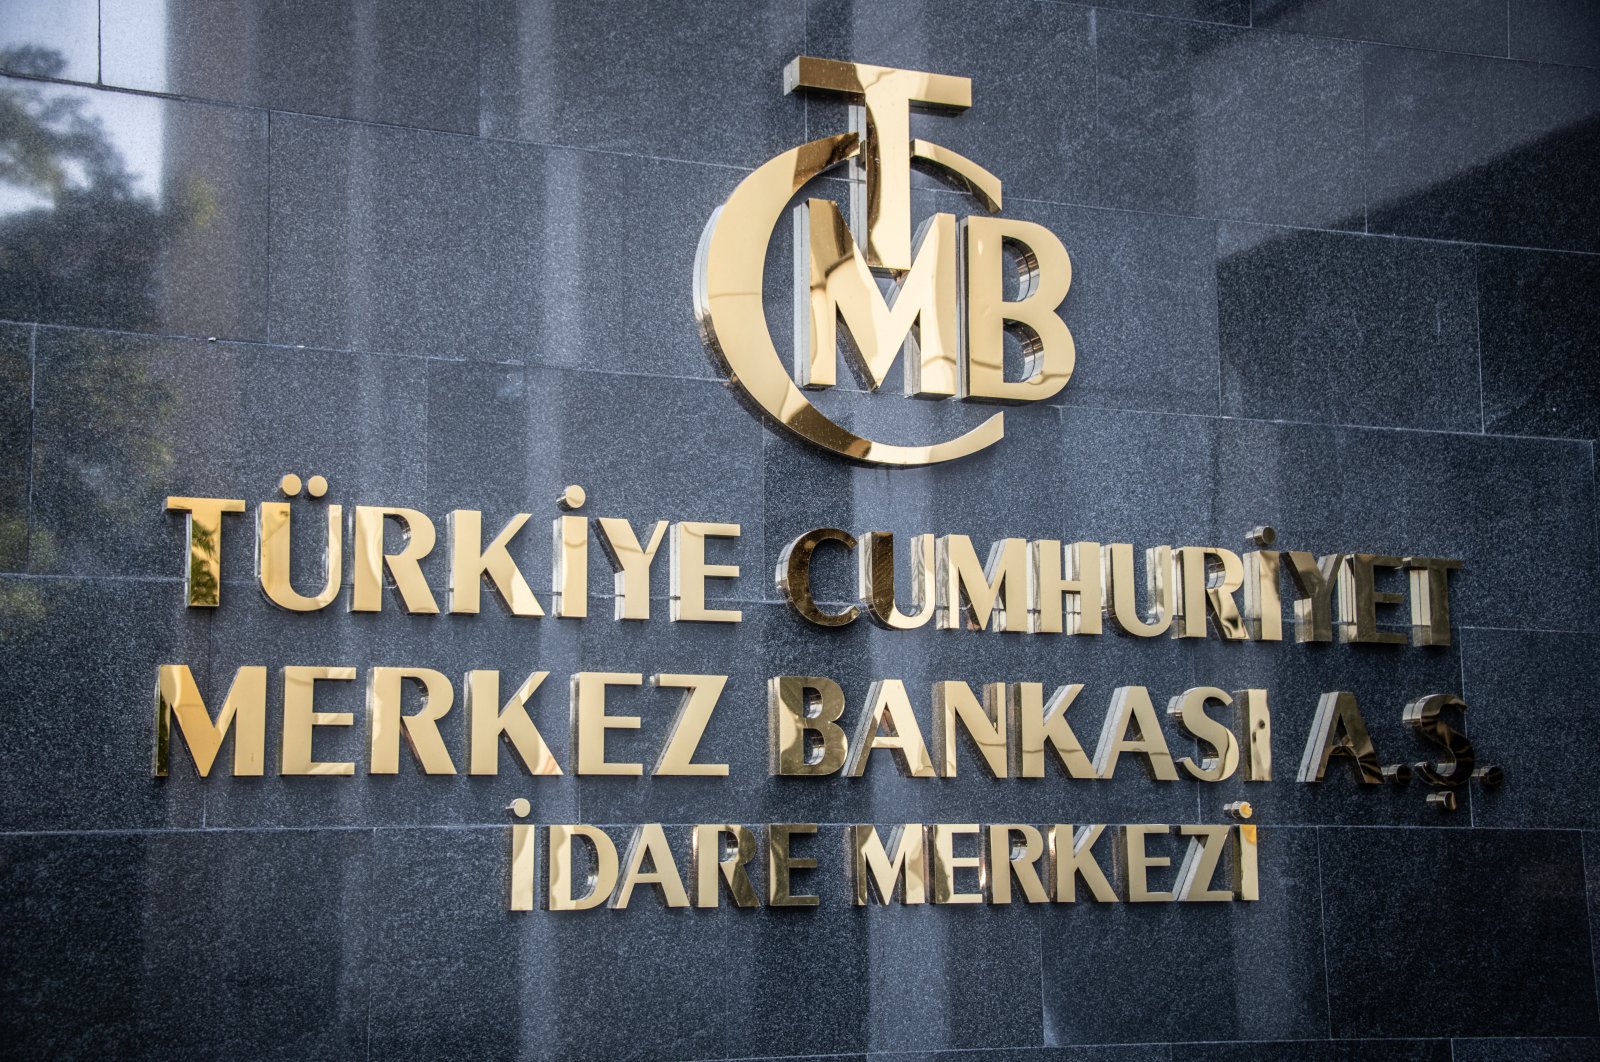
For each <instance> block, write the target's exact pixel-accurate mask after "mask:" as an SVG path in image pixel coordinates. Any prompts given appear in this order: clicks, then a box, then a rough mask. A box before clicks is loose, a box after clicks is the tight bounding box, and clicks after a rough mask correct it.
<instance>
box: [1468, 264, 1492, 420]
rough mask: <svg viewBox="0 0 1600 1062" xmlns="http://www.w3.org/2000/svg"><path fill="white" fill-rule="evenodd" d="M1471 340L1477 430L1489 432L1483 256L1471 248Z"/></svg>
mask: <svg viewBox="0 0 1600 1062" xmlns="http://www.w3.org/2000/svg"><path fill="white" fill-rule="evenodd" d="M1472 340H1473V345H1474V346H1475V347H1476V348H1477V352H1478V431H1479V433H1480V434H1483V435H1487V434H1489V415H1488V413H1487V412H1486V410H1487V408H1488V404H1487V403H1488V398H1487V396H1486V395H1485V394H1484V390H1483V256H1482V255H1481V254H1479V253H1478V249H1477V248H1476V247H1474V248H1473V249H1472Z"/></svg>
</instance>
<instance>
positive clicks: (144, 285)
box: [0, 77, 267, 339]
mask: <svg viewBox="0 0 1600 1062" xmlns="http://www.w3.org/2000/svg"><path fill="white" fill-rule="evenodd" d="M0 107H3V108H4V109H5V110H7V111H8V112H9V113H11V114H12V116H13V117H12V119H11V120H12V121H14V122H15V123H16V126H15V130H16V131H15V132H13V133H8V134H7V135H8V136H10V137H15V138H16V139H17V142H18V143H21V142H22V141H23V139H24V138H25V139H26V141H27V143H28V164H27V165H18V166H15V167H8V168H7V170H6V172H5V173H4V174H0V317H4V318H8V319H11V320H18V321H43V322H46V323H54V324H76V325H86V326H90V327H99V328H115V329H124V330H130V331H141V332H167V333H179V334H184V335H198V336H221V337H223V338H228V339H255V338H261V337H262V336H263V335H264V333H265V328H266V281H267V262H266V257H265V255H263V254H262V253H261V250H262V248H263V246H264V244H265V242H266V239H267V172H266V170H267V167H266V163H267V118H266V115H264V114H261V113H259V112H249V111H240V110H233V109H226V108H220V107H212V106H207V105H203V104H197V103H189V102H186V101H183V100H164V99H156V98H154V97H149V96H136V95H131V94H128V93H120V92H101V91H96V90H93V89H88V88H79V87H77V86H70V85H58V84H51V83H47V82H39V81H25V80H21V79H17V78H9V77H0Z"/></svg>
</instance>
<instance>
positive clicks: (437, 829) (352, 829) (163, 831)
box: [0, 775, 1600, 1039]
mask: <svg viewBox="0 0 1600 1062" xmlns="http://www.w3.org/2000/svg"><path fill="white" fill-rule="evenodd" d="M356 777H365V776H363V775H357V776H356ZM417 777H419V778H420V777H424V776H422V775H418V776H417ZM457 777H466V776H465V775H461V776H457ZM563 777H575V776H563ZM1062 780H1065V779H1062ZM569 788H570V787H569ZM641 821H649V820H639V819H630V820H628V821H618V822H588V823H586V825H589V826H597V827H601V828H604V829H618V830H623V829H631V828H633V827H634V826H637V825H639V823H640V822H641ZM748 821H750V822H752V823H755V822H757V821H760V820H756V819H751V820H748ZM765 821H768V822H781V821H783V820H780V819H769V820H765ZM904 821H905V817H904V816H892V817H889V818H884V819H881V820H880V819H871V820H868V824H870V825H873V826H894V825H900V824H902V823H903V822H904ZM1041 821H1042V820H1041ZM1147 821H1148V820H1147V818H1140V819H1130V820H1128V821H1126V822H1108V823H1101V824H1099V825H1105V826H1136V825H1141V824H1143V823H1145V822H1147ZM655 822H656V824H657V825H659V826H661V827H663V828H672V829H679V828H687V827H690V826H697V825H700V823H699V822H695V821H689V820H684V821H681V822H680V821H672V820H661V819H657V820H655ZM532 824H533V825H535V826H551V825H557V824H558V821H557V820H554V819H552V820H549V821H536V822H533V823H532ZM862 824H863V823H862V820H861V819H852V820H850V821H848V822H843V821H841V822H831V821H826V820H821V819H819V820H817V821H816V822H815V823H813V825H815V826H817V827H818V828H820V829H828V830H840V829H845V828H846V827H849V826H858V825H862ZM510 825H511V823H510V822H509V821H507V822H460V823H427V822H417V823H373V822H363V823H356V824H353V825H340V824H337V823H316V824H312V825H294V826H272V825H255V826H229V825H221V826H215V825H213V826H143V827H123V828H104V829H83V830H61V829H55V830H0V840H6V839H14V838H26V837H165V836H174V835H178V834H196V835H200V834H222V833H263V834H268V833H377V832H379V831H390V832H394V831H399V830H427V831H430V832H434V833H468V832H481V831H484V830H504V829H506V828H508V827H509V826H510ZM1075 825H1076V824H1075ZM1178 825H1184V824H1183V823H1179V824H1178ZM1257 825H1261V826H1263V828H1265V829H1268V830H1270V831H1274V832H1277V831H1285V830H1427V831H1432V832H1434V833H1438V834H1441V835H1448V834H1462V835H1482V834H1486V833H1518V834H1522V833H1538V834H1563V833H1573V834H1577V835H1578V843H1579V844H1580V845H1581V844H1582V843H1583V837H1584V835H1585V834H1590V833H1594V834H1596V835H1597V836H1600V831H1596V830H1591V829H1584V828H1582V827H1578V826H1472V827H1467V826H1418V825H1416V824H1414V823H1398V822H1397V823H1342V824H1337V825H1335V824H1327V823H1305V822H1284V823H1270V822H1269V823H1265V824H1262V823H1258V824H1257ZM1587 895H1588V893H1587V889H1586V890H1585V896H1586V897H1587ZM1022 906H1029V905H1022ZM1402 1039H1405V1038H1404V1037H1402Z"/></svg>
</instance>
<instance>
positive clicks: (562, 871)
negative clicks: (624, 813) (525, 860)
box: [545, 826, 617, 911]
mask: <svg viewBox="0 0 1600 1062" xmlns="http://www.w3.org/2000/svg"><path fill="white" fill-rule="evenodd" d="M549 836H550V888H549V892H548V894H547V895H546V897H545V903H546V904H547V905H548V906H549V908H550V910H552V911H587V910H588V909H589V908H591V907H599V906H600V905H601V904H602V903H604V902H605V900H606V897H608V896H610V895H611V890H612V889H614V888H616V886H617V846H616V845H615V844H612V843H611V838H610V837H608V836H606V833H605V831H604V830H600V829H596V828H595V827H593V826H552V827H550V835H549ZM575 837H582V838H584V839H585V840H587V841H588V842H589V843H590V844H591V845H593V846H594V871H593V872H592V873H591V874H590V875H589V881H588V885H589V891H588V892H587V893H585V894H584V895H583V896H581V897H579V898H578V899H573V898H572V886H573V878H572V841H573V838H575Z"/></svg>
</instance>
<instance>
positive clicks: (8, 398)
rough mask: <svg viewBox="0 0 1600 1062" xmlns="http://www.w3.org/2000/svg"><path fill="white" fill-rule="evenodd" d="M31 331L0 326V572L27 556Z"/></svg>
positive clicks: (31, 410) (31, 440) (30, 466)
mask: <svg viewBox="0 0 1600 1062" xmlns="http://www.w3.org/2000/svg"><path fill="white" fill-rule="evenodd" d="M32 400H33V329H31V328H24V327H18V326H15V325H4V326H0V570H4V571H16V570H17V569H19V568H21V567H22V566H23V565H24V564H25V563H26V562H27V557H28V482H29V473H30V471H31V469H32V454H33V408H32V406H33V401H32Z"/></svg>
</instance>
